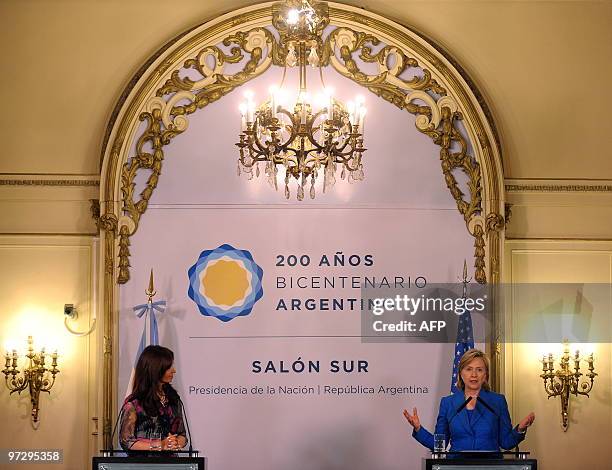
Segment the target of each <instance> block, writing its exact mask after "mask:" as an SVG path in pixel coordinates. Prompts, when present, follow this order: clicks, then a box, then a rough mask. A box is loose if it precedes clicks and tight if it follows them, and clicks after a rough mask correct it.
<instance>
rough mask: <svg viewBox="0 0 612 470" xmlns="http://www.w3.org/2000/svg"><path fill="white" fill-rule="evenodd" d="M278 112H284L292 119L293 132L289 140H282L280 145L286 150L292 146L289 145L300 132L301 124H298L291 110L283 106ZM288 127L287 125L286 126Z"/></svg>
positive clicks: (291, 127)
mask: <svg viewBox="0 0 612 470" xmlns="http://www.w3.org/2000/svg"><path fill="white" fill-rule="evenodd" d="M278 114H284V115H285V116H287V117H288V118H289V120H290V121H291V126H290V129H291V134H290V135H289V137H288V138H287V140H285V141H284V142H281V143H280V145H279V147H280V148H281V149H283V150H286V149H288V148H290V147H289V145H290V144H291V143H292V142H293V141H294V140H295V139H296V138H297V136H298V132H299V124H297V125H296V121H294V115H293V114H291V113H290V112H289V111H287V110H286V109H285V108H283V107H280V108H279V111H278ZM286 127H287V126H285V128H286Z"/></svg>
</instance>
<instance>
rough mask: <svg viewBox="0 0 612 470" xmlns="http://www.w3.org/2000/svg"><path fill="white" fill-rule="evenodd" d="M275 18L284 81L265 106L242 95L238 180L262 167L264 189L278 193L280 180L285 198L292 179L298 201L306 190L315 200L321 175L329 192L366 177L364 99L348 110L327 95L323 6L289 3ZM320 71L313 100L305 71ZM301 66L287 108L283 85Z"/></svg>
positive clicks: (301, 0) (349, 105)
mask: <svg viewBox="0 0 612 470" xmlns="http://www.w3.org/2000/svg"><path fill="white" fill-rule="evenodd" d="M279 8H280V14H275V15H274V20H273V24H274V26H275V27H276V29H277V30H278V32H279V34H280V49H281V53H282V54H284V70H283V77H282V80H281V83H280V85H279V86H276V87H271V88H270V97H269V99H268V100H267V101H265V102H263V103H261V104H259V105H256V104H255V101H254V96H253V94H252V93H250V92H247V93H245V98H246V100H245V102H243V103H241V105H240V114H241V132H240V136H239V139H240V140H239V142H238V143H237V144H236V145H237V146H238V148H239V152H240V156H239V158H238V175H240V174H241V173H244V174H246V176H247V178H248V179H252V178H253V174H255V176H256V177H259V175H260V168H259V166H260V164H261V165H262V166H263V167H264V170H263V171H264V172H265V175H266V177H267V180H268V182H269V183H270V185H271V186H272V187H273V188H274V189H275V190H278V179H277V177H278V176H279V167H280V168H281V171H280V179H281V180H282V177H283V173H284V179H285V197H286V198H287V199H289V197H290V190H289V183H290V181H291V179H292V178H293V179H295V180H296V181H297V192H296V198H297V200H298V201H302V200H303V199H304V192H305V190H306V189H308V188H307V186H308V185H310V188H309V190H308V191H309V194H310V198H311V199H314V198H315V181H316V180H317V178H318V176H319V175H321V174H322V176H323V192H324V193H325V192H326V190H328V189H331V188H332V187H333V185H334V184H335V182H336V172H337V171H338V170H340V178H341V179H345V178H346V179H347V180H348V181H349V182H350V183H352V182H354V181H361V180H363V178H364V173H363V164H362V156H363V152H365V150H366V149H365V148H364V147H363V129H364V117H365V113H366V108H365V107H364V100H363V98H362V97H359V96H358V97H357V98H356V99H355V101H352V102H348V103H347V104H346V105H345V104H344V103H342V102H341V101H339V100H337V99H335V98H334V97H333V90H332V89H331V88H328V87H325V84H324V82H323V73H322V68H321V59H320V57H322V56H323V40H322V38H321V35H322V33H323V29H324V28H325V27H326V26H327V25H328V24H329V16H328V14H327V11H326V6H325V5H324V4H322V3H318V4H314V7H313V5H311V4H310V3H309V2H308V1H307V0H299V1H295V0H293V1H291V0H290V1H288V2H287V3H286V4H283V5H282V6H281V7H279ZM307 65H310V66H311V67H313V68H318V69H319V77H320V79H321V85H322V87H323V92H322V93H321V94H320V95H319V96H317V97H314V100H313V97H312V96H311V94H309V93H308V90H307V87H306V68H307ZM293 67H297V68H298V69H299V89H298V90H297V94H296V95H295V96H294V99H293V100H291V102H292V103H293V105H287V102H288V101H289V100H288V99H287V98H288V96H287V95H288V94H287V92H286V91H285V89H284V88H283V84H284V82H285V76H286V74H287V69H288V68H293Z"/></svg>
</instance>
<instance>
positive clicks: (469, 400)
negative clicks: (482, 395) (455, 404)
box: [448, 396, 473, 426]
mask: <svg viewBox="0 0 612 470" xmlns="http://www.w3.org/2000/svg"><path fill="white" fill-rule="evenodd" d="M472 398H473V397H471V396H469V397H467V400H465V401H464V402H463V403H462V404H461V406H460V407H459V408H457V411H455V414H454V415H453V417H452V418H451V419H449V420H448V425H449V426H450V424H451V423H452V422H453V419H455V417H456V416H457V415H458V414H459V413H460V412H461V410H462V409H463V408H465V407H466V406H467V405H468V403H469V402H471V401H472Z"/></svg>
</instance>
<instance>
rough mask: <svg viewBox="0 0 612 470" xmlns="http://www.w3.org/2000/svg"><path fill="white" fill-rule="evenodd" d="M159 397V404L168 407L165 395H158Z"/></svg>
mask: <svg viewBox="0 0 612 470" xmlns="http://www.w3.org/2000/svg"><path fill="white" fill-rule="evenodd" d="M157 397H158V398H159V402H160V403H161V406H164V407H165V406H166V405H167V404H168V397H166V394H165V393H158V394H157Z"/></svg>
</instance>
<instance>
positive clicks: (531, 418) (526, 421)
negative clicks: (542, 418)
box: [518, 411, 535, 432]
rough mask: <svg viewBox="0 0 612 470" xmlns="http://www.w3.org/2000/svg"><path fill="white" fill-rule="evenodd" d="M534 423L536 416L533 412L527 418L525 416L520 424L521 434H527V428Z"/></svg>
mask: <svg viewBox="0 0 612 470" xmlns="http://www.w3.org/2000/svg"><path fill="white" fill-rule="evenodd" d="M534 421H535V414H534V413H533V411H532V412H531V413H529V414H528V415H527V416H525V417H524V418H523V419H522V420H521V422H520V423H519V424H518V430H519V431H520V432H525V431H526V430H527V428H528V427H529V426H531V425H532V424H533V422H534Z"/></svg>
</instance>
